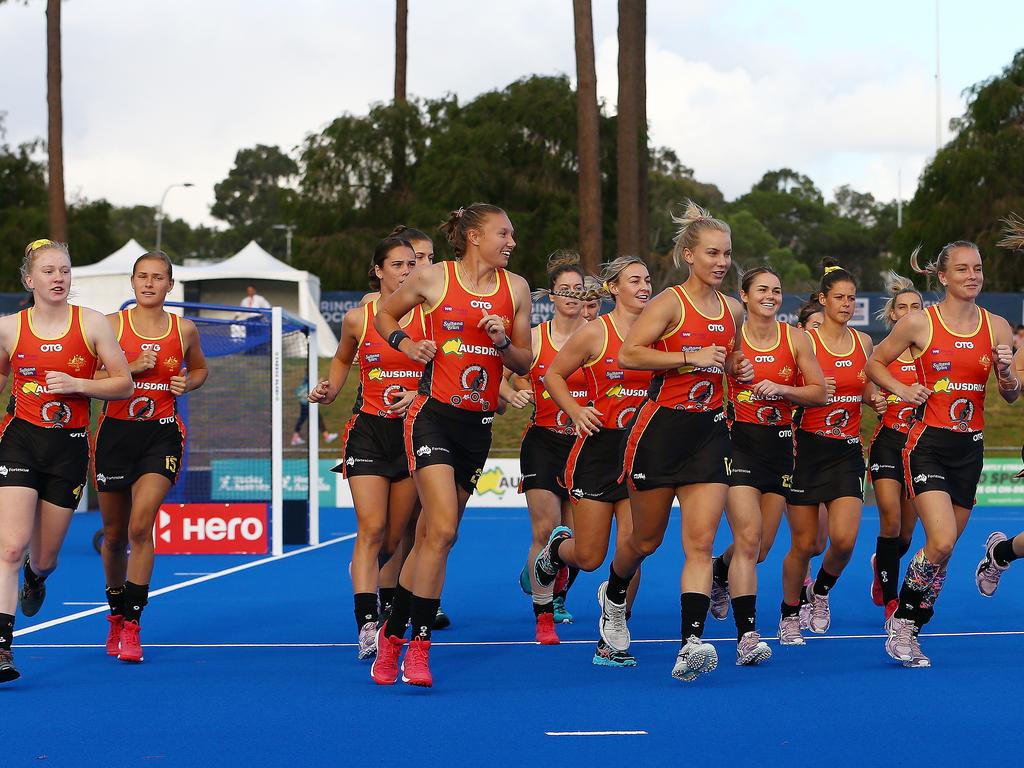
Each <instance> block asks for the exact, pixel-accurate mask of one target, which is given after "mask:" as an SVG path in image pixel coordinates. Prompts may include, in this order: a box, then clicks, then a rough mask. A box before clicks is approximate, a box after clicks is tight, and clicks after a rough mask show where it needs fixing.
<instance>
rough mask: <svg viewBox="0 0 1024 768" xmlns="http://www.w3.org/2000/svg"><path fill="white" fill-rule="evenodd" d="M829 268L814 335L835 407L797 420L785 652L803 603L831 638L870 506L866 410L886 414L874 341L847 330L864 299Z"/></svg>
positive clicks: (795, 639) (795, 636) (810, 623)
mask: <svg viewBox="0 0 1024 768" xmlns="http://www.w3.org/2000/svg"><path fill="white" fill-rule="evenodd" d="M824 268H825V271H824V274H823V275H822V278H821V283H820V286H819V293H818V301H819V302H820V303H821V304H822V307H823V308H824V315H825V320H824V322H823V323H822V325H821V328H819V329H818V330H812V331H809V333H808V335H809V336H810V338H811V343H812V344H813V345H814V352H815V355H816V357H817V359H818V364H819V365H820V366H821V369H822V371H823V372H824V374H825V380H826V384H827V394H828V402H827V404H826V405H823V406H819V407H814V408H805V409H803V412H802V413H800V414H799V415H798V417H797V418H795V419H794V423H795V424H796V427H797V429H796V441H795V444H796V458H795V466H794V470H793V483H792V486H791V487H790V489H789V492H788V493H787V501H788V508H789V514H788V519H789V527H790V534H791V535H790V549H789V552H788V554H787V555H786V558H785V560H784V561H783V563H782V606H781V614H782V615H781V619H780V621H779V642H780V643H781V644H782V645H803V644H804V638H803V635H801V634H800V629H801V617H800V613H801V610H802V609H801V605H802V600H801V595H803V600H804V601H806V602H804V603H803V605H804V606H805V607H804V608H803V610H804V612H805V613H806V626H807V628H808V629H810V630H811V632H814V633H815V634H823V633H824V632H826V631H828V628H829V625H830V623H831V611H830V608H829V592H830V591H831V589H832V587H834V586H835V584H836V581H837V580H838V579H839V576H840V575H841V574H842V572H843V569H844V568H845V567H846V564H847V563H848V562H849V560H850V556H851V555H852V553H853V546H854V543H855V542H856V540H857V531H858V529H859V528H860V516H861V508H862V506H863V503H864V454H863V446H862V445H861V440H860V419H861V406H862V404H863V403H869V404H871V405H873V406H874V407H875V408H876V410H878V411H879V412H881V411H883V410H884V406H885V401H884V400H883V399H882V398H881V397H879V396H878V395H877V393H876V392H875V388H874V385H873V384H871V383H870V382H869V381H868V380H867V377H866V376H865V374H864V363H865V361H866V360H867V357H868V355H869V354H871V339H870V338H869V337H868V336H867V335H866V334H863V333H860V332H859V331H856V330H853V329H852V328H849V327H848V325H847V324H848V322H849V320H850V317H851V316H852V314H853V308H854V304H855V301H856V298H857V283H856V280H855V279H854V277H853V275H852V274H850V273H849V272H847V271H846V270H845V269H843V268H842V267H840V266H839V265H837V264H835V263H834V262H833V261H832V260H831V259H825V260H824ZM820 504H824V505H825V507H826V508H827V515H826V519H827V525H828V548H827V549H826V550H825V557H824V558H823V559H822V563H821V567H820V568H819V570H818V574H817V576H816V577H815V578H814V581H813V583H812V584H810V585H805V579H804V576H805V574H806V573H807V567H808V564H809V563H810V559H811V556H812V555H813V553H814V551H815V548H816V546H817V544H816V542H817V541H818V538H819V525H820V512H819V505H820Z"/></svg>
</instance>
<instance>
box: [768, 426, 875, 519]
mask: <svg viewBox="0 0 1024 768" xmlns="http://www.w3.org/2000/svg"><path fill="white" fill-rule="evenodd" d="M844 496H853V497H854V498H857V499H860V500H861V501H863V500H864V449H863V446H862V445H861V442H860V440H859V439H858V438H846V437H824V436H823V435H815V434H812V433H810V432H805V431H804V430H802V429H798V430H797V431H796V462H795V466H794V467H793V487H792V488H790V489H789V492H788V493H787V494H786V501H788V502H789V503H790V504H821V503H823V502H827V501H833V500H835V499H841V498H843V497H844Z"/></svg>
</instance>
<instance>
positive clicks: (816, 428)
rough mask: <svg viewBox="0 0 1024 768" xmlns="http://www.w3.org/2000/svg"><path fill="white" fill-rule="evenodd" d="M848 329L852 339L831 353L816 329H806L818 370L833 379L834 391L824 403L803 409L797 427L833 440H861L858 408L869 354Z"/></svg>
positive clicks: (865, 377) (853, 332)
mask: <svg viewBox="0 0 1024 768" xmlns="http://www.w3.org/2000/svg"><path fill="white" fill-rule="evenodd" d="M848 330H849V332H850V334H851V335H852V337H853V338H852V339H850V340H849V342H847V344H848V348H847V349H846V351H845V352H833V351H832V350H831V349H829V348H828V347H827V346H826V345H825V342H824V341H822V339H821V334H820V333H819V332H818V331H817V330H815V329H811V330H808V331H807V333H808V334H809V335H810V337H811V344H813V345H814V354H815V356H816V357H817V358H818V364H819V365H820V366H821V372H822V373H823V374H825V378H828V377H829V376H831V377H832V378H833V379H835V380H836V391H835V393H834V394H833V395H832V397H831V398H829V401H828V403H827V404H826V405H820V406H816V407H814V408H804V409H803V415H802V416H801V418H800V425H799V426H800V429H802V430H804V431H805V432H813V433H814V434H816V435H823V436H824V437H833V438H836V439H847V440H852V439H854V438H856V439H858V440H859V439H860V411H861V404H862V402H863V399H864V385H865V384H866V383H867V380H868V379H867V374H865V373H864V366H865V365H866V364H867V361H868V356H867V354H866V353H865V352H864V344H863V342H862V341H861V338H860V334H859V333H857V332H856V331H854V330H853V329H848Z"/></svg>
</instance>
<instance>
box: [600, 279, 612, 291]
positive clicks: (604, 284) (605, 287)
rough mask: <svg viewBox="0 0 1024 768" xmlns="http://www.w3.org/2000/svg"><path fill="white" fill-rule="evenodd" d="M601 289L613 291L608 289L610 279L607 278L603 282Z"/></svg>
mask: <svg viewBox="0 0 1024 768" xmlns="http://www.w3.org/2000/svg"><path fill="white" fill-rule="evenodd" d="M601 290H602V291H604V292H605V293H611V291H609V290H608V281H607V280H605V281H604V282H603V283H601Z"/></svg>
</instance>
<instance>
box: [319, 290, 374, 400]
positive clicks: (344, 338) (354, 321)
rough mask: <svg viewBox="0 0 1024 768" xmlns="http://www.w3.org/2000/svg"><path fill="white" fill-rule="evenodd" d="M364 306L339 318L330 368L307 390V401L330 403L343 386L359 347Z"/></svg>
mask: <svg viewBox="0 0 1024 768" xmlns="http://www.w3.org/2000/svg"><path fill="white" fill-rule="evenodd" d="M365 315H366V307H365V305H364V306H358V307H355V308H354V309H350V310H349V311H348V312H346V313H345V317H344V318H342V320H341V338H339V339H338V348H337V350H335V352H334V357H333V358H332V359H331V368H330V371H329V372H328V374H327V378H326V379H324V380H323V381H320V382H318V383H317V385H316V386H315V387H313V389H311V390H310V391H309V398H308V399H309V402H311V403H321V404H322V405H330V404H331V403H333V402H334V400H335V398H336V397H337V396H338V392H340V391H341V388H342V387H343V386H345V381H346V380H347V379H348V374H349V371H351V370H352V361H353V360H355V357H356V350H357V349H358V347H359V336H360V334H362V332H363V323H364V322H365V320H364V317H365Z"/></svg>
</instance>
